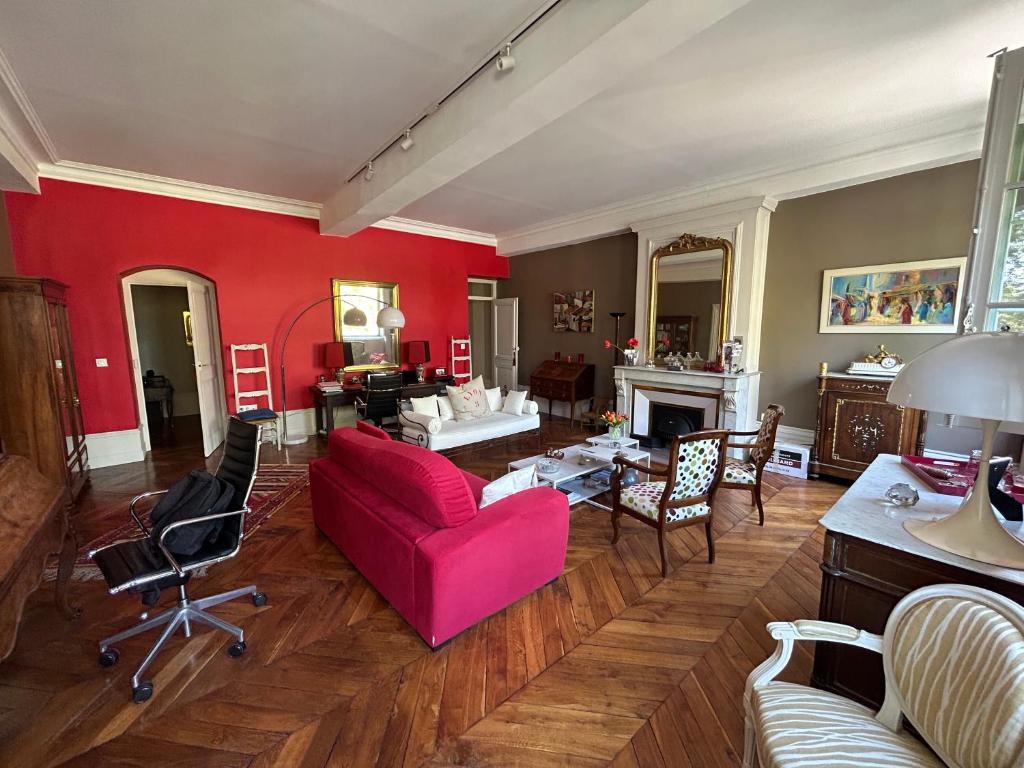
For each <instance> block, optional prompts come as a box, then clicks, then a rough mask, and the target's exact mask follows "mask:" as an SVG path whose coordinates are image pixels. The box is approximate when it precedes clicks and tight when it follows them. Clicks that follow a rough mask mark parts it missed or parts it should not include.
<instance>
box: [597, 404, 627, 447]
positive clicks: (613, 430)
mask: <svg viewBox="0 0 1024 768" xmlns="http://www.w3.org/2000/svg"><path fill="white" fill-rule="evenodd" d="M600 419H601V423H602V424H604V425H605V426H606V427H608V437H610V438H611V439H612V440H619V439H620V438H621V437H622V433H623V432H624V431H625V428H626V422H628V421H629V417H628V416H627V415H626V414H624V413H616V412H615V411H605V412H604V413H602V414H601V416H600Z"/></svg>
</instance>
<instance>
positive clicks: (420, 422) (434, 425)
mask: <svg viewBox="0 0 1024 768" xmlns="http://www.w3.org/2000/svg"><path fill="white" fill-rule="evenodd" d="M401 421H402V422H403V423H404V424H415V425H416V426H418V427H419V428H420V429H422V430H423V431H424V432H426V433H427V434H428V435H436V434H437V433H438V432H440V431H441V423H442V422H441V419H439V418H438V417H437V416H436V415H434V416H428V415H427V414H425V413H417V412H416V411H402V414H401Z"/></svg>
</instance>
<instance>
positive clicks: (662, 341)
mask: <svg viewBox="0 0 1024 768" xmlns="http://www.w3.org/2000/svg"><path fill="white" fill-rule="evenodd" d="M669 341H671V339H669V337H668V336H662V337H661V343H662V344H664V345H665V346H666V347H667V346H668V345H669Z"/></svg>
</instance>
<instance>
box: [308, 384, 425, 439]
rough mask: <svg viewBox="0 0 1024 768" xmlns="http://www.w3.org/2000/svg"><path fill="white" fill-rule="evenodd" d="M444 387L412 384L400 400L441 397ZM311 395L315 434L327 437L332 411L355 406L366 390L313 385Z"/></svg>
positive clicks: (363, 388)
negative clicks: (326, 388)
mask: <svg viewBox="0 0 1024 768" xmlns="http://www.w3.org/2000/svg"><path fill="white" fill-rule="evenodd" d="M444 387H445V385H444V384H440V383H436V382H433V381H424V382H422V383H420V382H413V383H412V384H406V385H404V386H403V387H402V395H401V396H402V399H403V400H408V399H409V398H411V397H429V396H430V395H437V394H441V395H443V394H444V393H445V389H444ZM309 391H310V392H312V393H313V410H314V412H315V416H316V433H317V434H318V435H327V434H329V433H331V432H332V431H334V409H335V408H338V407H341V406H345V405H355V402H356V398H357V397H362V396H363V393H364V392H366V388H365V387H363V385H362V384H355V385H352V386H348V385H346V386H344V387H342V388H341V389H340V390H333V391H330V390H329V391H324V390H322V389H320V387H318V386H316V385H315V384H314V385H313V386H311V387H310V388H309Z"/></svg>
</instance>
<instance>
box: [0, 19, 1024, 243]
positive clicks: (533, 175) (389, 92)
mask: <svg viewBox="0 0 1024 768" xmlns="http://www.w3.org/2000/svg"><path fill="white" fill-rule="evenodd" d="M566 1H567V2H569V1H570V0H566ZM681 1H682V0H679V2H681ZM571 2H577V3H578V2H584V0H571ZM585 2H587V3H590V2H593V3H601V2H625V0H585ZM633 2H634V3H635V4H636V5H642V3H639V2H636V0H633ZM544 4H545V3H544V2H542V0H502V1H501V2H493V1H489V2H483V1H481V0H430V2H408V1H407V0H406V1H405V2H403V1H402V0H373V2H365V1H361V0H304V1H301V2H300V1H299V0H289V2H275V1H274V0H216V1H215V2H209V1H208V0H206V1H201V0H178V1H177V2H169V1H167V0H163V1H158V0H149V1H147V2H117V1H116V0H0V20H2V23H0V50H2V52H3V53H4V54H6V57H7V59H8V61H9V62H10V65H11V69H12V70H13V72H14V74H15V75H16V77H17V79H18V80H19V81H20V84H21V86H22V87H23V88H24V91H25V94H26V95H27V98H28V100H29V101H30V102H31V105H32V106H33V107H34V109H35V111H36V113H37V114H38V116H39V118H40V121H41V123H42V125H43V126H44V127H45V129H46V132H47V133H48V134H49V136H50V138H51V139H52V141H53V145H54V148H55V151H56V154H57V156H58V157H59V158H60V159H62V160H68V161H74V162H77V163H88V164H93V165H98V166H106V167H111V168H117V169H124V170H128V171H135V172H140V173H146V174H153V175H158V176H166V177H170V178H177V179H183V180H188V181H195V182H202V183H205V184H211V185H217V186H223V187H230V188H235V189H240V190H247V191H251V192H257V193H262V194H267V195H275V196H281V197H285V198H293V199H297V200H307V201H312V202H321V201H324V200H326V199H327V198H328V197H329V196H330V195H331V194H332V193H334V192H335V190H337V189H338V187H339V186H341V185H343V184H344V183H345V181H346V179H347V178H348V177H349V175H350V174H351V173H352V172H353V171H354V170H356V169H358V168H359V167H360V166H361V165H362V164H363V163H364V162H365V161H366V159H367V158H368V157H369V156H371V155H372V154H373V153H375V152H376V151H377V150H378V149H379V148H380V147H381V146H382V145H383V144H385V143H386V142H387V141H388V140H390V139H391V138H393V137H394V136H396V135H397V134H398V133H399V132H400V131H401V130H402V129H403V128H404V127H405V126H406V125H408V123H409V122H410V121H411V120H412V119H414V118H415V117H416V116H417V115H418V114H419V113H420V111H421V110H422V109H423V108H424V107H426V106H427V105H428V104H430V103H432V102H433V101H436V100H437V99H439V98H440V97H441V96H443V95H444V94H445V93H446V92H447V90H448V89H449V88H450V87H451V86H452V85H454V84H455V83H456V82H457V81H458V80H460V79H461V77H462V76H464V75H465V74H467V73H468V72H469V71H470V70H471V69H472V68H473V66H474V65H476V64H477V63H478V62H479V61H480V59H481V57H482V56H485V55H486V54H487V52H488V51H489V50H491V49H492V48H494V47H495V46H496V45H498V44H499V43H500V42H501V41H502V40H503V39H505V36H506V35H508V34H509V32H510V31H511V30H513V29H515V28H516V27H517V26H518V25H519V24H520V23H521V22H522V21H523V20H524V19H526V18H527V17H529V16H530V14H531V13H533V12H535V11H536V9H537V8H539V7H541V6H542V5H544ZM723 4H724V0H723ZM732 5H733V6H735V5H741V7H739V8H738V9H737V10H735V11H733V12H732V13H730V14H729V15H726V16H725V18H724V19H722V20H721V21H718V22H717V23H715V24H713V25H712V26H710V27H709V28H707V29H706V30H704V31H702V32H699V33H697V34H696V35H694V36H691V37H690V38H689V39H688V40H687V41H686V42H685V44H682V45H680V46H679V47H678V48H676V50H674V51H672V52H671V53H669V54H668V55H665V56H661V57H660V58H658V59H656V60H655V61H653V62H648V63H644V64H643V65H642V66H640V67H639V69H636V70H635V71H630V70H629V68H628V67H627V66H626V65H625V64H624V65H623V68H622V77H621V78H620V79H618V80H615V79H614V78H611V79H609V81H608V83H609V85H608V88H607V89H606V90H604V91H603V92H601V93H600V94H599V95H597V96H596V97H594V98H591V99H589V100H587V101H585V102H584V103H583V104H582V105H580V106H578V107H576V108H575V109H573V110H571V111H569V112H568V113H567V114H564V115H561V116H559V117H557V118H555V119H553V120H552V121H550V122H548V123H547V124H546V125H543V127H541V128H540V129H539V130H536V131H535V132H533V133H532V134H531V135H529V136H527V137H526V138H524V139H522V140H521V141H518V143H515V144H512V145H511V146H510V147H508V148H507V149H504V150H503V151H500V152H499V153H498V154H495V155H493V156H490V157H487V158H483V159H482V161H481V162H480V163H479V164H478V165H476V167H474V168H473V169H472V170H470V171H469V172H467V173H464V174H463V175H461V176H459V177H458V178H456V179H455V180H454V181H450V182H447V183H446V184H444V185H443V186H441V187H440V188H438V189H436V190H435V191H433V192H430V193H428V194H426V196H424V197H422V198H420V199H419V200H418V201H416V202H415V203H413V204H411V205H408V206H406V207H405V208H404V209H403V210H402V211H401V212H400V215H401V216H403V217H408V218H412V219H419V220H423V221H429V222H435V223H438V224H444V225H449V226H454V227H461V228H466V229H471V230H476V231H482V232H494V233H508V232H511V231H515V230H519V229H522V228H529V227H533V226H535V225H537V224H539V223H541V222H544V221H547V220H551V219H557V218H559V217H565V216H568V215H571V214H575V213H578V212H581V211H585V210H588V209H591V208H594V207H597V206H605V205H609V204H612V203H616V202H619V201H623V200H627V199H630V198H634V197H638V196H644V195H651V194H653V193H658V192H662V191H667V190H673V189H678V188H694V187H700V186H701V185H710V184H713V183H716V182H720V181H723V180H727V179H731V178H735V177H741V176H742V177H748V176H751V175H756V174H759V173H762V172H764V173H765V174H767V173H768V172H776V171H779V170H784V169H794V168H799V167H804V166H808V165H813V164H816V163H819V162H823V161H827V160H830V159H835V158H839V157H846V156H853V155H857V154H860V153H864V152H870V151H872V150H875V149H879V148H883V147H890V146H895V145H900V144H904V143H906V142H909V141H917V140H923V139H928V138H932V137H936V136H941V135H946V134H952V133H956V132H958V131H963V130H964V129H969V128H976V127H977V126H979V125H981V124H982V123H983V121H984V117H985V103H986V100H987V95H988V89H989V81H990V78H991V60H990V59H988V58H986V56H987V54H989V53H991V52H992V51H994V50H996V49H998V48H1001V47H1003V46H1009V47H1011V48H1012V47H1015V46H1018V45H1020V44H1022V43H1024V0H902V1H901V2H892V1H891V0H751V1H750V2H747V3H745V4H741V3H737V2H735V0H733V2H732ZM584 10H585V9H584ZM542 23H543V22H542ZM648 23H649V22H648ZM632 31H635V28H634V30H631V32H632ZM628 39H629V41H630V43H629V44H631V45H637V46H642V45H643V39H642V37H640V38H639V39H637V37H636V36H635V35H634V36H633V37H630V38H628ZM571 43H572V41H567V42H566V44H571ZM672 44H673V45H675V44H676V43H675V40H674V39H673V42H672ZM626 53H628V52H626V51H623V54H626ZM622 60H623V61H624V62H628V61H629V60H630V56H628V55H623V57H622ZM0 63H2V62H0ZM513 74H515V73H513ZM477 85H479V86H480V87H491V86H492V83H489V82H488V83H484V82H481V83H478V84H477ZM495 87H497V86H495ZM444 119H445V109H442V110H441V111H440V112H439V113H438V114H437V115H435V116H433V117H431V118H430V120H444ZM0 127H2V126H0ZM392 151H396V150H392ZM411 154H412V153H410V155H411ZM773 191H775V190H768V189H766V190H764V192H765V193H772V192H773Z"/></svg>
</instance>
